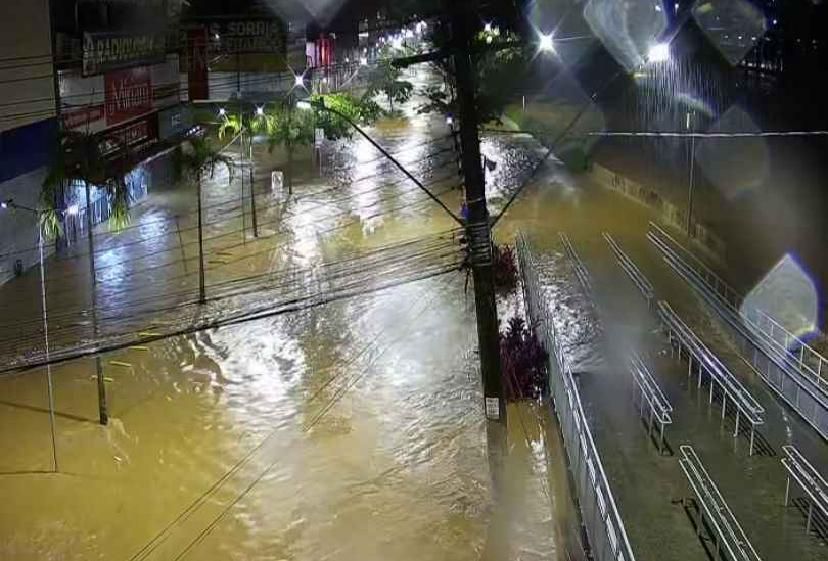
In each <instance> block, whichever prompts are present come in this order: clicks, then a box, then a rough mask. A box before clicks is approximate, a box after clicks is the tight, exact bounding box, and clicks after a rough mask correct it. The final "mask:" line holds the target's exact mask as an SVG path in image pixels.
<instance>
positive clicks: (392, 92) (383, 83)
mask: <svg viewBox="0 0 828 561" xmlns="http://www.w3.org/2000/svg"><path fill="white" fill-rule="evenodd" d="M401 77H402V70H400V69H399V68H397V67H395V66H393V65H392V64H391V59H390V58H386V57H383V58H381V59H380V61H379V62H378V63H377V65H376V66H375V67H374V68H372V69H371V70H370V71H369V75H368V89H367V91H366V94H365V95H366V97H373V96H375V95H377V94H380V93H381V94H383V95H384V96H385V98H386V99H387V100H388V107H389V109H390V111H391V113H393V112H394V102H397V103H405V102H406V101H408V100H409V99H411V95H412V94H413V93H414V84H412V83H411V82H408V81H407V80H401V79H400V78H401Z"/></svg>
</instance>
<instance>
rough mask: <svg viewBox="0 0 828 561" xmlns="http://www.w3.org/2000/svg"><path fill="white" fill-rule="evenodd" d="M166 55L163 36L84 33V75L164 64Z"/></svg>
mask: <svg viewBox="0 0 828 561" xmlns="http://www.w3.org/2000/svg"><path fill="white" fill-rule="evenodd" d="M165 52H166V37H165V36H164V35H163V34H158V33H145V34H137V35H136V34H127V33H118V32H115V33H84V34H83V75H84V76H93V75H95V74H102V73H104V72H107V71H109V70H115V69H118V68H128V67H130V66H137V65H141V64H152V63H154V62H161V61H163V60H164V58H165Z"/></svg>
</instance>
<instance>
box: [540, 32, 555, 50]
mask: <svg viewBox="0 0 828 561" xmlns="http://www.w3.org/2000/svg"><path fill="white" fill-rule="evenodd" d="M538 49H540V51H541V52H544V53H554V52H555V43H553V42H552V34H551V33H549V34H546V33H541V36H540V40H539V43H538Z"/></svg>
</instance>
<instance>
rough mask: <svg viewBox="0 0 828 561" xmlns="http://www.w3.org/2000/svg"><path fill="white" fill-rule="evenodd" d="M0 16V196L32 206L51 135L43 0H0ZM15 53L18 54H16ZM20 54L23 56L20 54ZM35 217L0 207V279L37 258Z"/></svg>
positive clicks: (48, 36) (46, 22)
mask: <svg viewBox="0 0 828 561" xmlns="http://www.w3.org/2000/svg"><path fill="white" fill-rule="evenodd" d="M2 4H3V17H2V18H0V53H3V54H2V58H3V60H2V61H0V100H1V101H2V102H3V103H2V105H0V200H7V199H14V202H16V203H18V204H21V205H25V206H28V207H32V208H35V207H37V206H38V199H39V196H40V185H41V183H42V182H43V178H44V177H45V175H46V170H45V166H46V164H47V162H48V159H49V156H50V154H51V151H52V146H53V144H52V143H53V139H54V107H55V102H54V82H53V79H52V63H51V60H52V56H51V52H52V43H51V32H50V25H49V21H50V19H49V3H48V0H26V1H23V2H13V1H11V0H3V2H2ZM18 57H20V58H18ZM22 57H25V58H22ZM37 239H38V238H37V220H36V218H35V216H34V214H33V213H31V212H29V211H24V210H11V209H5V210H0V284H2V283H3V282H6V281H7V280H8V279H9V278H11V277H12V276H13V271H14V264H15V261H16V260H18V259H20V260H21V262H22V264H23V267H24V269H25V268H28V267H30V266H32V265H33V264H35V263H37V261H38V251H37V249H36V247H37Z"/></svg>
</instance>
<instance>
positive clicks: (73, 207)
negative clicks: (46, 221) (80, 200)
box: [66, 203, 80, 216]
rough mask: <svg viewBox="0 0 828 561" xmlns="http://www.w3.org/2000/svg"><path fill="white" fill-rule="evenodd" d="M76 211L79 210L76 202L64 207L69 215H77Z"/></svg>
mask: <svg viewBox="0 0 828 561" xmlns="http://www.w3.org/2000/svg"><path fill="white" fill-rule="evenodd" d="M78 212H80V207H79V206H78V205H77V203H75V204H73V205H69V206H68V207H66V214H68V215H69V216H77V215H78Z"/></svg>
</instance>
